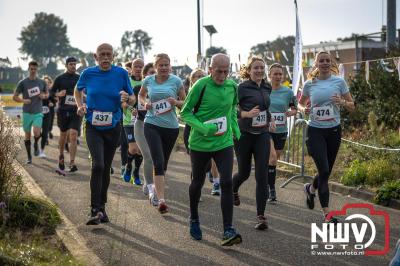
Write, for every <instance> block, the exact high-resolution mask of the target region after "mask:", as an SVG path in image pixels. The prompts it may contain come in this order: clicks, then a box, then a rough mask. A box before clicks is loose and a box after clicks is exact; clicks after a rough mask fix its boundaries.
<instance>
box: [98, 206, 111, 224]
mask: <svg viewBox="0 0 400 266" xmlns="http://www.w3.org/2000/svg"><path fill="white" fill-rule="evenodd" d="M100 211H101V212H102V213H103V216H102V217H101V218H100V223H102V224H105V223H109V222H110V219H109V218H108V215H107V213H106V209H105V208H104V207H103V208H100Z"/></svg>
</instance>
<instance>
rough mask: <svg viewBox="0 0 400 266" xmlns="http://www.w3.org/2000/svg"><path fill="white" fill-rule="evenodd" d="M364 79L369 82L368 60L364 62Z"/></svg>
mask: <svg viewBox="0 0 400 266" xmlns="http://www.w3.org/2000/svg"><path fill="white" fill-rule="evenodd" d="M365 81H366V82H367V83H368V84H369V61H366V62H365Z"/></svg>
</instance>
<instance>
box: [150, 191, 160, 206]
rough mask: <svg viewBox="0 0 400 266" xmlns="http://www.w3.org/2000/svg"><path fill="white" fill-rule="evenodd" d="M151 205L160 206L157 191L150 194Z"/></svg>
mask: <svg viewBox="0 0 400 266" xmlns="http://www.w3.org/2000/svg"><path fill="white" fill-rule="evenodd" d="M149 201H150V205H152V206H154V207H157V206H158V198H157V195H156V193H153V194H150V196H149Z"/></svg>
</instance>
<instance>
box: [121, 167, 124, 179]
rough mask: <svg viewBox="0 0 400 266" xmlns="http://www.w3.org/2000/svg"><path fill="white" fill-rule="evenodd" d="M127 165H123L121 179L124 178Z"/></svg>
mask: <svg viewBox="0 0 400 266" xmlns="http://www.w3.org/2000/svg"><path fill="white" fill-rule="evenodd" d="M124 173H125V165H123V166H121V179H124Z"/></svg>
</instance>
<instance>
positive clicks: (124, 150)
mask: <svg viewBox="0 0 400 266" xmlns="http://www.w3.org/2000/svg"><path fill="white" fill-rule="evenodd" d="M118 144H119V145H118V146H120V147H121V165H122V166H125V165H126V164H127V162H128V140H127V139H126V135H125V131H124V127H123V126H122V123H121V133H120V142H119V143H118Z"/></svg>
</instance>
